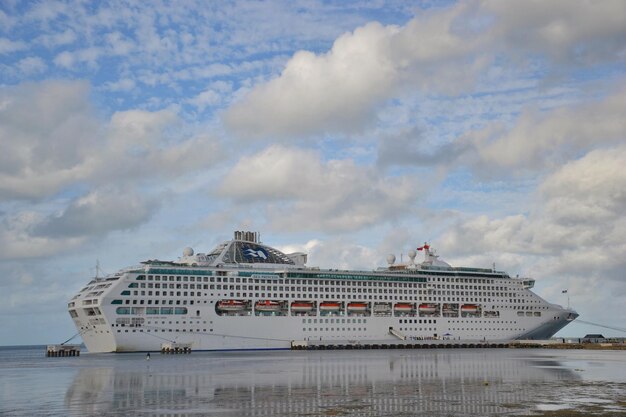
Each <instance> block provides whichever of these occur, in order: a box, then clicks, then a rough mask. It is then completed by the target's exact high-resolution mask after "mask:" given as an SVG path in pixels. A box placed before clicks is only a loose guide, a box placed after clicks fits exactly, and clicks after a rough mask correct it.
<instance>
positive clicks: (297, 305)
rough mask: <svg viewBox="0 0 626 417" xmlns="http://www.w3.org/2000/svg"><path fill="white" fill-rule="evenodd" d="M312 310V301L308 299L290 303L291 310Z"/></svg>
mask: <svg viewBox="0 0 626 417" xmlns="http://www.w3.org/2000/svg"><path fill="white" fill-rule="evenodd" d="M311 310H313V303H311V302H308V301H294V302H293V303H291V311H295V312H307V311H311Z"/></svg>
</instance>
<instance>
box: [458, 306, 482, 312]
mask: <svg viewBox="0 0 626 417" xmlns="http://www.w3.org/2000/svg"><path fill="white" fill-rule="evenodd" d="M461 311H462V312H463V313H476V312H477V311H478V306H477V305H476V304H463V305H462V306H461Z"/></svg>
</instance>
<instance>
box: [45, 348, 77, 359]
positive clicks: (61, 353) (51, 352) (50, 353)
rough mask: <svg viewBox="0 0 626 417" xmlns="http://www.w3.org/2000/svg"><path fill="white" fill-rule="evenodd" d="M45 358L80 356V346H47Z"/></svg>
mask: <svg viewBox="0 0 626 417" xmlns="http://www.w3.org/2000/svg"><path fill="white" fill-rule="evenodd" d="M46 356H47V357H49V358H59V357H61V358H63V357H70V356H80V345H48V346H47V347H46Z"/></svg>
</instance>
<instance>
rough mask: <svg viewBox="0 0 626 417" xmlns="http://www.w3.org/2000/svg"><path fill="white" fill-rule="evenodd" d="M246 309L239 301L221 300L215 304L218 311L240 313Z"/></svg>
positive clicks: (244, 304)
mask: <svg viewBox="0 0 626 417" xmlns="http://www.w3.org/2000/svg"><path fill="white" fill-rule="evenodd" d="M245 308H246V303H245V302H243V301H240V300H221V301H218V302H217V309H218V310H220V311H241V310H243V309H245Z"/></svg>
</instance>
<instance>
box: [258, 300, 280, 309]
mask: <svg viewBox="0 0 626 417" xmlns="http://www.w3.org/2000/svg"><path fill="white" fill-rule="evenodd" d="M254 308H255V309H256V310H257V311H279V310H280V304H279V303H278V301H271V300H261V301H257V302H256V304H255V305H254Z"/></svg>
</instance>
